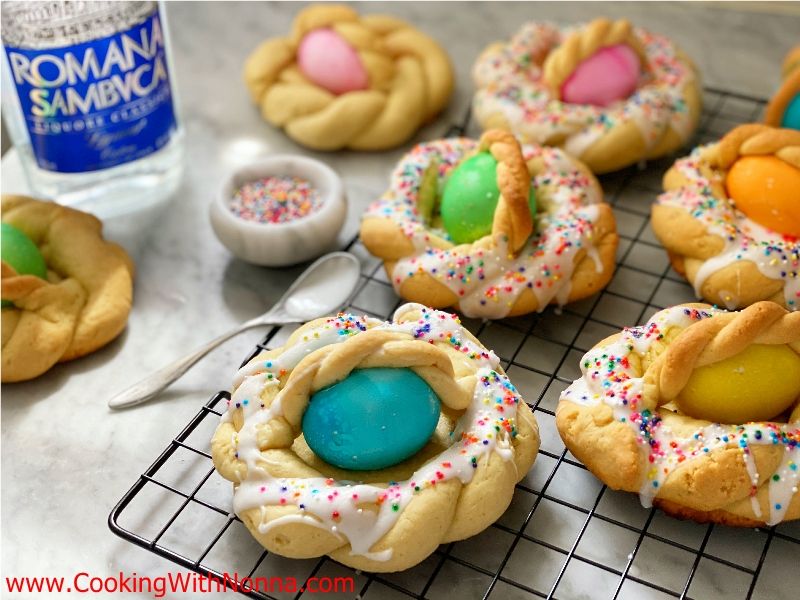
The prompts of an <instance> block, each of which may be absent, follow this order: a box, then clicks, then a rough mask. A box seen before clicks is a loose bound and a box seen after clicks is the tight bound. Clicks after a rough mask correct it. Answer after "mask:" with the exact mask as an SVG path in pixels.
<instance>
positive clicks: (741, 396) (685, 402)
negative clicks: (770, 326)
mask: <svg viewBox="0 0 800 600" xmlns="http://www.w3.org/2000/svg"><path fill="white" fill-rule="evenodd" d="M798 398H800V356H798V355H797V354H796V353H795V352H794V350H792V349H791V348H789V347H788V346H783V345H780V346H768V345H762V344H754V345H752V346H750V347H749V348H747V349H746V350H744V351H742V352H740V353H739V354H737V355H736V356H732V357H730V358H727V359H725V360H721V361H719V362H717V363H713V364H711V365H707V366H705V367H700V368H698V369H695V370H694V372H693V373H692V376H691V377H690V378H689V382H688V383H687V384H686V387H684V388H683V390H681V393H680V394H679V395H678V398H677V399H676V402H677V404H678V406H679V407H680V409H681V410H682V411H683V412H684V413H685V414H687V415H689V416H691V417H695V418H697V419H706V420H708V421H714V422H716V423H747V422H748V421H768V420H770V419H773V418H775V417H777V416H778V415H780V414H781V413H783V412H784V411H785V410H786V409H788V408H789V407H791V406H793V405H794V403H795V401H796V400H797V399H798Z"/></svg>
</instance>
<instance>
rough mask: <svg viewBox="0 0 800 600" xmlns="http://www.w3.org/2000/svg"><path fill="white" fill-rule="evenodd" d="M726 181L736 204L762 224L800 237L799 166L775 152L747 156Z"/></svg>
mask: <svg viewBox="0 0 800 600" xmlns="http://www.w3.org/2000/svg"><path fill="white" fill-rule="evenodd" d="M725 184H726V186H727V188H728V196H729V197H730V198H731V199H732V200H733V202H734V204H736V207H737V208H738V209H739V210H741V211H742V212H743V213H744V214H746V215H747V216H748V217H750V218H751V219H752V220H753V221H755V222H756V223H758V224H759V225H763V226H764V227H767V228H769V229H772V230H773V231H777V232H779V233H783V234H787V235H791V236H796V237H800V169H796V168H795V167H793V166H791V165H790V164H788V163H786V162H784V161H782V160H781V159H780V158H775V157H774V156H745V157H744V158H740V159H739V160H737V161H736V162H735V163H734V164H733V166H732V167H731V168H730V170H729V171H728V176H727V179H726V180H725Z"/></svg>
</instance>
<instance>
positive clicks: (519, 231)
mask: <svg viewBox="0 0 800 600" xmlns="http://www.w3.org/2000/svg"><path fill="white" fill-rule="evenodd" d="M478 147H479V148H480V150H485V151H489V153H491V155H492V156H493V157H494V159H495V160H496V161H497V187H498V188H499V189H500V198H499V199H498V201H497V208H496V209H495V211H494V220H493V221H492V235H493V236H494V235H498V234H500V235H505V236H507V237H508V245H509V246H510V247H511V249H512V250H513V251H514V252H518V251H519V250H520V248H522V246H524V245H525V242H526V241H528V238H529V237H530V235H531V232H532V231H533V217H532V216H531V209H530V206H529V205H528V194H529V192H530V188H531V177H530V175H529V174H528V165H526V164H525V159H524V158H522V149H521V148H520V146H519V142H518V141H517V138H515V137H514V136H513V135H512V134H511V133H509V132H507V131H501V130H499V129H492V130H489V131H486V132H485V133H484V134H483V135H481V139H480V142H479V146H478Z"/></svg>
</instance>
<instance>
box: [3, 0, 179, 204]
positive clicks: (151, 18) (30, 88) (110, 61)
mask: <svg viewBox="0 0 800 600" xmlns="http://www.w3.org/2000/svg"><path fill="white" fill-rule="evenodd" d="M2 12H3V14H2V17H3V18H2V39H3V50H4V54H5V58H4V60H3V63H2V78H3V80H2V96H3V119H4V121H5V123H6V127H7V129H8V132H9V134H10V136H11V138H12V140H13V142H14V145H15V146H16V148H17V150H18V152H19V153H20V158H21V160H22V164H23V168H24V170H25V174H26V177H27V180H28V183H29V185H30V188H31V190H32V191H33V193H34V194H36V195H37V196H40V197H44V198H49V199H52V200H55V201H57V202H60V203H62V204H66V205H70V206H74V207H76V208H79V209H81V210H86V211H88V212H92V213H94V214H95V215H97V216H98V217H100V218H103V219H110V218H114V217H126V216H134V215H135V214H136V213H141V214H142V215H144V214H151V215H152V214H153V213H154V211H155V212H158V211H159V210H160V209H161V208H162V207H163V206H164V205H165V204H166V203H167V201H168V200H169V199H170V198H171V196H172V195H173V192H174V191H175V189H176V188H177V186H178V184H179V183H180V179H181V174H182V167H183V129H182V126H181V122H180V118H179V115H178V113H177V102H176V98H175V88H174V86H173V84H172V83H173V82H172V77H173V74H174V70H173V68H172V64H171V62H170V57H169V54H168V37H169V36H168V31H167V24H166V21H165V15H164V10H163V6H162V5H161V4H160V3H158V2H107V1H99V2H84V1H68V0H54V1H47V2H42V1H11V0H8V1H5V2H3V6H2Z"/></svg>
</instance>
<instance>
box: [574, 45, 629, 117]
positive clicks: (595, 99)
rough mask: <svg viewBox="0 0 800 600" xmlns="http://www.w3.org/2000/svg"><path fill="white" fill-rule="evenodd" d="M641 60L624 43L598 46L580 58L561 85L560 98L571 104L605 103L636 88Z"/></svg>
mask: <svg viewBox="0 0 800 600" xmlns="http://www.w3.org/2000/svg"><path fill="white" fill-rule="evenodd" d="M640 68H641V64H640V61H639V57H638V56H637V55H636V53H635V52H634V51H633V50H632V49H631V47H630V46H628V45H627V44H617V45H616V46H608V47H606V48H601V49H600V50H598V51H597V52H595V53H594V54H593V55H592V56H590V57H589V58H587V59H586V60H584V61H583V62H581V63H580V64H579V65H578V66H577V67H576V69H575V70H574V71H573V72H572V75H570V76H569V77H568V78H567V80H566V81H565V82H564V84H563V85H562V86H561V98H562V99H563V100H564V102H569V103H571V104H593V105H595V106H608V105H609V104H611V103H612V102H615V101H617V100H624V99H625V98H627V97H628V96H630V95H631V93H632V92H633V91H634V90H635V89H636V83H637V82H638V80H639V70H640Z"/></svg>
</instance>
